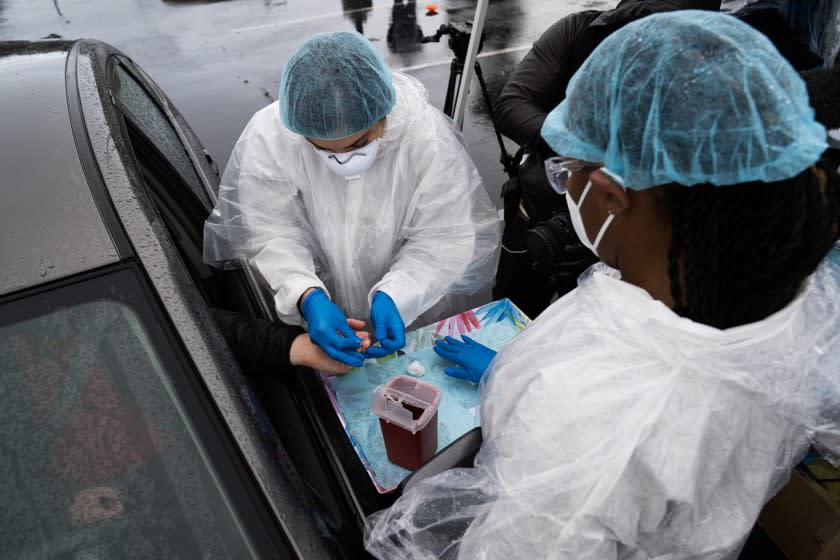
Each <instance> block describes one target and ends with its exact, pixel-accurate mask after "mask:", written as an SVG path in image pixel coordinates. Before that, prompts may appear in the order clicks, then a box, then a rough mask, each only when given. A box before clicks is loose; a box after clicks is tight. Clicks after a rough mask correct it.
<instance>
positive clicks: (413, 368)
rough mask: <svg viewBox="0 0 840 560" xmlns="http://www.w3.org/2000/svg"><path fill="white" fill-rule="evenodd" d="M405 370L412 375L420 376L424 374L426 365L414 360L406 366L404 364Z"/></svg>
mask: <svg viewBox="0 0 840 560" xmlns="http://www.w3.org/2000/svg"><path fill="white" fill-rule="evenodd" d="M405 371H406V372H407V373H409V374H410V375H413V376H414V377H420V376H422V375H426V367H425V366H424V365H423V364H421V363H420V362H419V361H417V360H414V361H413V362H411V363H410V364H408V366H406V368H405Z"/></svg>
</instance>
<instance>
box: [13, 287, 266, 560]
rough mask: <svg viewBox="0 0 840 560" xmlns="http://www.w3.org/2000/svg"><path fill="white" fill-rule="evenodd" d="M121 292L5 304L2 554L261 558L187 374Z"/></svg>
mask: <svg viewBox="0 0 840 560" xmlns="http://www.w3.org/2000/svg"><path fill="white" fill-rule="evenodd" d="M126 274H128V273H126ZM115 276H116V275H115ZM128 276H129V277H130V278H134V277H133V276H132V275H131V274H128ZM103 286H104V284H103ZM123 290H124V288H123V285H122V283H121V282H118V281H116V280H115V281H113V282H111V283H109V284H108V288H107V289H104V290H99V291H100V292H101V294H102V295H101V296H100V297H93V298H91V299H89V300H87V301H85V300H83V299H82V300H79V299H78V298H76V297H75V296H74V297H72V298H71V297H70V296H69V295H68V296H67V297H66V298H65V297H63V296H61V295H59V296H50V297H48V298H45V297H44V296H43V294H42V295H37V296H33V297H31V298H27V299H22V300H16V301H14V302H11V303H7V304H5V305H3V306H0V374H2V380H3V381H2V384H0V454H1V455H2V460H0V504H2V507H0V527H2V528H3V536H2V539H0V558H86V559H87V558H90V559H100V558H101V559H105V558H150V559H151V558H154V559H158V558H251V557H255V552H254V547H253V544H252V540H251V538H250V537H249V534H248V532H247V531H246V530H245V524H244V523H243V521H242V518H241V517H240V516H239V515H238V514H237V512H236V511H235V510H234V506H233V505H232V502H231V498H230V495H229V493H228V492H226V490H225V487H223V485H222V481H221V478H220V475H219V472H218V471H217V469H216V468H214V465H213V464H212V463H211V460H210V455H209V454H208V451H207V449H206V448H205V447H204V446H203V445H202V443H201V441H200V439H199V437H198V435H197V434H198V433H199V432H198V430H197V428H196V424H195V422H194V421H193V420H191V417H190V415H189V414H188V412H187V411H188V410H189V408H188V407H187V406H186V405H185V402H186V401H184V400H182V398H180V397H179V395H180V394H181V393H180V391H179V390H178V389H177V388H176V385H177V383H176V382H175V381H174V380H175V379H176V376H177V375H181V376H184V375H185V374H184V373H183V372H180V371H177V370H178V367H177V366H174V367H173V365H172V364H178V363H179V362H178V361H177V360H173V358H172V357H171V356H172V354H171V353H168V352H171V351H170V350H167V348H168V347H167V346H166V344H167V343H166V342H165V339H162V338H161V334H160V332H157V333H155V329H151V330H150V326H151V325H149V323H148V322H146V323H144V321H142V320H141V318H140V311H139V307H138V306H142V305H144V304H143V302H142V300H141V299H139V298H138V299H137V300H136V301H134V302H133V303H128V302H126V301H118V300H117V298H116V296H115V295H116V294H120V293H122V292H123ZM73 293H75V292H73ZM137 293H141V292H139V291H138V292H137ZM112 294H114V295H112ZM45 302H46V303H45ZM157 330H159V329H157Z"/></svg>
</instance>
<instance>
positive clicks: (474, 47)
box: [452, 0, 488, 128]
mask: <svg viewBox="0 0 840 560" xmlns="http://www.w3.org/2000/svg"><path fill="white" fill-rule="evenodd" d="M487 3H488V0H478V3H477V4H476V7H475V17H474V18H473V24H472V30H471V31H470V44H469V45H468V46H467V57H466V59H465V60H464V72H463V74H462V75H461V83H460V84H458V95H457V97H456V98H455V112H454V113H453V116H452V118H453V120H454V121H455V124H456V125H458V128H464V112H465V111H466V107H467V94H469V91H470V83H471V82H472V79H473V74H475V59H476V57H477V56H478V46H479V45H480V44H481V34H482V33H483V32H484V18H485V16H486V15H487Z"/></svg>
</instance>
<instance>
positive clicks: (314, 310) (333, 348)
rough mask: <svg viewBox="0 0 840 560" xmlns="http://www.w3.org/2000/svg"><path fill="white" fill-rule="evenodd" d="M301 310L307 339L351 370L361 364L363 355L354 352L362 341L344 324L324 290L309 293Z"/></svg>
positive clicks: (345, 320) (345, 319) (337, 308)
mask: <svg viewBox="0 0 840 560" xmlns="http://www.w3.org/2000/svg"><path fill="white" fill-rule="evenodd" d="M300 310H301V313H303V317H304V318H305V319H306V322H307V323H309V338H311V339H312V342H314V343H315V344H317V345H318V346H320V347H321V348H323V350H324V352H326V353H327V355H328V356H329V357H330V358H332V359H334V360H338V361H339V362H342V363H345V364H347V365H350V366H353V367H360V366H361V365H362V364H363V363H364V361H365V359H364V356H363V355H362V354H361V353H360V352H355V350H356V349H357V348H358V347H359V346H360V345H361V344H362V340H361V339H360V338H359V337H357V336H356V333H354V332H353V329H351V328H350V325H348V324H347V317H345V316H344V313H343V312H342V311H341V309H339V307H338V306H337V305H336V304H334V303H333V302H331V301H330V298H328V297H327V294H325V293H324V292H323V290H321V289H315V290H312V291H311V292H310V293H309V295H307V296H306V298H304V300H303V303H302V304H301V306H300Z"/></svg>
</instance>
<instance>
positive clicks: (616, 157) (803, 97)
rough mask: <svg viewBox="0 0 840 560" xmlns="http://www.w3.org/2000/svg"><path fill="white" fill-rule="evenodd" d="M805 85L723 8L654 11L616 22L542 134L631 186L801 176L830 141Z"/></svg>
mask: <svg viewBox="0 0 840 560" xmlns="http://www.w3.org/2000/svg"><path fill="white" fill-rule="evenodd" d="M826 134H827V133H826V130H825V127H823V125H821V124H819V123H818V122H816V120H814V110H813V109H812V108H811V106H810V105H809V102H808V93H807V92H806V90H805V83H804V82H803V81H802V79H801V78H800V77H799V75H798V74H797V73H796V71H795V70H794V69H793V68H792V67H791V66H790V64H788V62H787V61H786V60H785V59H784V58H783V57H782V56H781V55H780V54H779V52H778V51H777V50H776V49H775V47H774V46H773V45H772V43H771V42H770V41H769V40H768V39H767V38H766V37H764V35H762V34H761V33H759V32H758V31H755V30H754V29H752V28H751V27H750V26H748V25H747V24H745V23H743V22H741V21H739V20H738V19H736V18H734V17H732V16H729V15H726V14H721V13H715V12H707V11H698V10H684V11H676V12H668V13H663V14H655V15H651V16H648V17H646V18H643V19H641V20H638V21H635V22H633V23H630V24H629V25H626V26H625V27H623V28H621V29H619V30H618V31H616V32H615V33H613V34H612V35H610V36H609V37H607V39H605V40H604V41H603V42H602V43H601V44H600V45H599V46H598V48H596V49H595V51H593V53H592V54H591V55H590V56H589V58H588V59H586V61H585V62H584V63H583V65H582V66H581V67H580V69H579V70H578V71H577V73H576V74H575V75H574V76H573V77H572V79H571V81H570V82H569V86H568V88H567V89H566V98H565V100H564V101H563V102H562V103H560V105H558V106H557V107H556V108H555V109H554V110H553V111H552V112H551V113H550V114H549V115H548V117H547V118H546V120H545V122H544V123H543V127H542V136H543V138H544V139H545V140H546V142H547V143H548V145H549V146H551V148H552V149H553V150H554V151H556V152H557V153H558V154H559V155H561V156H566V157H570V158H575V159H580V160H583V161H589V162H593V163H602V164H603V165H604V166H605V167H606V168H607V169H609V170H610V171H612V172H614V173H616V174H618V175H620V176H621V177H623V179H624V182H625V184H626V186H627V187H629V188H633V189H637V190H640V189H645V188H649V187H652V186H655V185H664V184H668V183H678V184H681V185H684V186H691V185H697V184H702V183H710V184H714V185H734V184H737V183H744V182H750V181H765V182H774V181H781V180H784V179H788V178H791V177H794V176H796V175H798V174H799V173H800V172H802V171H803V170H804V169H806V168H807V167H808V166H809V165H811V164H812V163H814V162H815V161H816V160H817V159H818V158H819V157H820V155H821V154H822V153H823V152H824V151H825V149H826V148H827V143H826Z"/></svg>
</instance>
